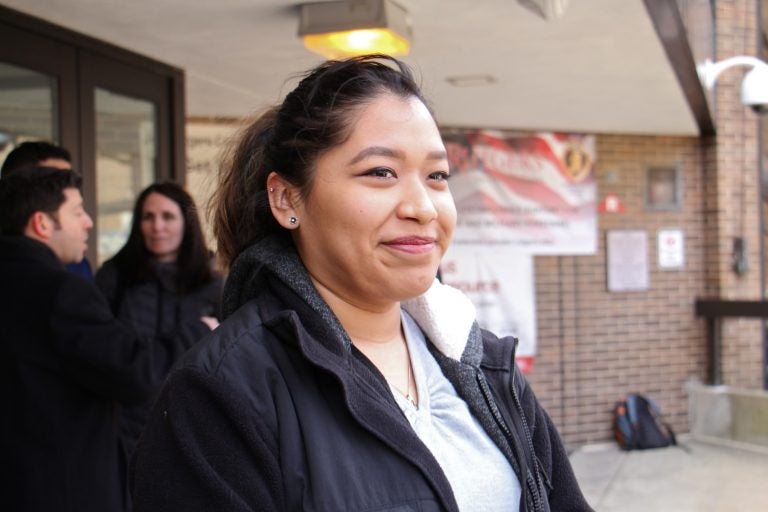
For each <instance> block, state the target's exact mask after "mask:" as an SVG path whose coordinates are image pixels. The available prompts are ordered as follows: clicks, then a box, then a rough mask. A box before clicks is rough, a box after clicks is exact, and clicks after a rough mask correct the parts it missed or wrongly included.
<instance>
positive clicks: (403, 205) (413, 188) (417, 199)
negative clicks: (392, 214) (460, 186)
mask: <svg viewBox="0 0 768 512" xmlns="http://www.w3.org/2000/svg"><path fill="white" fill-rule="evenodd" d="M403 189H404V192H403V196H404V197H403V199H402V201H401V202H400V211H399V214H400V217H402V218H404V219H413V220H416V221H418V222H419V223H420V224H425V223H427V222H429V221H431V220H433V219H435V218H436V217H437V208H436V207H435V203H434V201H433V200H432V196H431V195H430V191H429V190H428V189H427V186H426V185H425V184H423V183H420V182H419V183H406V184H405V185H404V186H403Z"/></svg>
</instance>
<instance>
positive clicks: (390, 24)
mask: <svg viewBox="0 0 768 512" xmlns="http://www.w3.org/2000/svg"><path fill="white" fill-rule="evenodd" d="M300 8H301V13H300V21H299V36H301V37H302V38H303V39H304V46H305V47H306V48H307V49H308V50H309V51H311V52H315V53H319V54H320V55H322V56H323V57H325V58H327V59H340V58H345V57H352V56H355V55H365V54H368V53H383V54H386V55H391V56H393V57H397V56H402V55H408V52H409V51H410V48H411V20H410V17H409V15H408V12H407V11H406V10H405V9H404V8H403V7H401V6H400V5H398V4H396V3H395V2H393V1H391V0H338V1H333V2H317V3H308V4H301V6H300Z"/></svg>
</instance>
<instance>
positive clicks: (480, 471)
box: [390, 311, 520, 512]
mask: <svg viewBox="0 0 768 512" xmlns="http://www.w3.org/2000/svg"><path fill="white" fill-rule="evenodd" d="M402 322H403V330H404V332H405V339H406V342H407V343H408V350H409V351H410V354H411V364H412V366H413V376H414V380H415V382H416V388H417V390H418V397H419V400H418V402H419V405H418V408H416V407H415V406H414V405H413V404H411V403H410V402H409V401H408V400H406V399H405V397H404V396H403V395H402V394H400V392H399V391H397V390H396V389H395V388H394V387H393V386H392V385H390V388H391V389H392V394H393V395H394V396H395V400H396V401H397V403H398V405H399V406H400V408H401V409H402V410H403V413H405V416H406V417H407V418H408V421H409V422H410V423H411V426H412V427H413V429H414V431H416V434H417V435H418V436H419V438H420V439H421V440H422V442H423V443H424V444H425V445H426V446H427V448H429V450H430V451H431V452H432V455H434V456H435V459H437V462H438V463H439V464H440V467H441V468H442V469H443V472H444V473H445V476H446V477H447V478H448V481H449V482H450V484H451V488H452V489H453V494H454V496H455V497H456V502H457V503H458V505H459V509H460V510H462V511H467V512H469V511H472V512H500V511H517V510H518V509H519V507H520V482H519V481H518V479H517V475H515V472H514V470H513V469H512V466H511V465H510V464H509V462H508V461H507V459H506V458H505V457H504V454H502V453H501V451H500V450H499V449H498V447H497V446H496V445H495V444H494V442H493V441H492V440H491V438H490V437H488V434H486V432H485V430H483V427H481V426H480V423H478V421H477V420H476V419H475V417H474V416H472V414H471V413H470V412H469V408H468V407H467V404H466V402H464V401H463V400H462V399H461V398H460V397H459V396H458V395H457V394H456V390H455V389H454V387H453V384H451V383H450V381H449V380H448V379H447V378H445V376H444V375H443V372H442V371H441V370H440V366H438V364H437V361H435V358H434V357H432V354H431V353H430V352H429V349H428V348H427V342H426V339H425V338H424V334H423V333H422V332H421V329H420V328H419V326H418V325H417V324H416V322H415V321H414V320H413V319H412V318H411V317H410V315H409V314H408V313H406V312H405V311H403V312H402Z"/></svg>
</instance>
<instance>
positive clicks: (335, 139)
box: [209, 55, 429, 268]
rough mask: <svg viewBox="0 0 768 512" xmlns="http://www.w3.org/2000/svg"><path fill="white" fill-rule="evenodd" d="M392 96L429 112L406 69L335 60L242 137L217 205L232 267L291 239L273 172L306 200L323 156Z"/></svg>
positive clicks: (384, 61) (222, 251) (381, 61)
mask: <svg viewBox="0 0 768 512" xmlns="http://www.w3.org/2000/svg"><path fill="white" fill-rule="evenodd" d="M384 93H389V94H394V95H397V96H399V97H403V98H408V97H416V98H418V99H419V100H421V101H422V103H424V104H425V105H426V106H427V107H429V105H428V103H427V102H426V100H425V99H424V97H423V96H422V93H421V91H420V89H419V86H418V85H417V84H416V82H415V80H414V78H413V74H412V73H411V71H410V69H409V68H408V67H407V66H406V65H405V64H404V63H402V62H400V61H399V60H397V59H394V58H392V57H387V56H383V55H366V56H362V57H354V58H351V59H347V60H342V61H327V62H325V63H323V64H321V65H320V66H318V67H316V68H314V69H313V70H311V71H309V72H308V73H307V74H306V75H304V77H303V79H302V80H301V82H300V83H299V85H298V86H297V87H296V88H295V89H294V90H293V91H292V92H290V93H289V94H288V95H287V96H286V98H285V100H284V101H283V103H282V105H280V106H276V107H273V108H271V109H269V110H267V111H266V112H265V113H264V114H263V115H261V116H260V117H259V118H257V119H256V120H255V121H254V122H253V123H252V124H250V125H249V126H248V127H246V128H245V129H244V130H243V131H242V133H241V135H240V138H239V140H238V142H237V143H236V144H235V145H234V146H233V147H232V148H230V152H229V155H228V156H227V158H225V160H224V163H223V165H222V169H221V174H220V176H219V183H218V187H217V188H216V191H215V192H214V195H213V196H212V197H211V200H210V203H209V205H210V210H211V212H212V225H213V232H214V234H215V236H216V239H217V243H218V253H219V260H220V264H221V265H222V266H223V267H224V268H227V267H229V266H230V265H231V263H232V261H233V260H234V259H235V258H236V257H237V255H238V254H240V253H241V252H242V251H243V250H244V249H245V248H246V247H248V246H249V245H251V244H253V243H254V242H256V241H258V240H260V239H262V238H264V237H266V236H268V235H270V234H282V236H290V235H289V232H288V230H285V229H284V228H282V227H281V226H280V225H279V224H278V223H277V221H276V220H275V219H274V217H273V216H272V212H271V211H270V209H269V202H268V198H267V193H266V183H267V177H268V176H269V174H270V172H272V171H274V172H276V173H278V174H279V175H280V176H282V177H283V179H285V180H286V181H288V182H289V183H290V184H292V185H293V186H295V187H297V188H298V189H299V192H300V195H301V197H302V198H305V197H306V196H307V194H308V193H309V191H310V189H311V187H312V178H313V174H314V173H313V171H314V165H315V162H316V161H317V159H318V157H320V156H321V155H322V154H323V153H324V152H325V151H327V150H329V149H331V148H333V147H335V146H337V145H339V144H341V143H343V142H344V141H345V140H347V138H348V137H349V136H350V133H351V124H352V122H353V121H354V116H355V114H356V113H357V112H358V111H359V110H360V109H361V108H362V107H364V106H365V105H366V104H368V103H370V102H371V101H372V100H373V99H375V98H376V97H378V96H380V95H382V94H384Z"/></svg>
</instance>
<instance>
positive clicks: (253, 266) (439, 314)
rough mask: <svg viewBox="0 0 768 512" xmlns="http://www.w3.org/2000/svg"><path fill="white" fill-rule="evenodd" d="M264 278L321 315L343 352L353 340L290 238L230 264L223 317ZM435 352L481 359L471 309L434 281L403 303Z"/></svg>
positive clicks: (265, 243) (257, 247)
mask: <svg viewBox="0 0 768 512" xmlns="http://www.w3.org/2000/svg"><path fill="white" fill-rule="evenodd" d="M269 277H275V278H277V279H278V280H279V281H280V282H281V283H282V284H283V285H285V286H287V287H288V288H289V289H291V290H292V291H293V292H294V293H295V294H296V295H298V296H299V297H300V298H301V299H302V300H303V301H304V302H305V303H306V304H307V305H308V306H309V308H310V309H311V310H313V311H314V312H315V313H317V314H318V315H320V317H321V318H322V320H323V321H324V323H326V324H327V325H328V326H329V327H330V328H331V330H332V332H333V334H334V338H335V339H337V340H339V342H340V343H341V344H342V347H343V349H344V350H345V351H349V350H350V349H351V346H352V341H351V340H350V338H349V335H348V334H347V332H346V331H345V330H344V328H343V327H342V326H341V323H340V322H339V320H338V318H336V315H335V314H334V313H333V311H332V310H331V308H330V307H329V306H328V305H327V304H326V303H325V301H324V300H323V299H322V298H321V297H320V295H319V294H318V293H317V290H316V289H315V287H314V285H313V284H312V280H311V279H310V277H309V273H308V272H307V270H306V268H305V267H304V264H303V263H302V262H301V259H300V258H299V255H298V253H297V252H296V249H295V248H294V245H293V243H292V242H291V241H290V239H286V238H285V237H278V236H271V237H268V238H266V239H264V240H262V241H260V242H257V243H255V244H253V245H251V246H250V247H249V248H248V249H246V250H245V251H243V252H242V253H241V254H240V255H239V256H238V257H237V258H236V259H235V261H234V263H233V264H232V268H231V269H230V273H229V276H228V278H227V283H226V285H225V287H224V296H223V313H224V317H225V318H226V317H227V316H229V315H231V314H232V313H234V311H235V310H236V309H238V308H239V307H240V306H242V305H243V304H245V303H246V302H248V301H249V300H251V299H252V298H254V297H255V296H256V295H257V294H258V293H259V291H260V290H261V289H263V287H264V285H265V283H266V280H267V279H268V278H269ZM402 307H403V309H404V310H405V311H407V312H408V314H410V315H411V316H412V317H413V319H414V320H415V321H416V323H417V324H418V325H419V327H420V328H421V329H422V330H423V331H424V334H425V335H426V337H427V338H428V339H429V340H430V341H431V342H432V343H433V344H434V346H435V348H437V350H438V351H439V352H440V353H442V354H443V355H445V356H446V357H448V358H450V359H453V360H456V361H462V362H465V363H468V364H470V365H472V366H477V365H478V364H479V363H480V360H481V359H482V343H481V339H480V331H479V328H478V326H477V324H476V323H475V309H474V306H473V305H472V303H471V302H470V300H469V299H468V298H467V297H466V296H464V294H462V293H461V292H460V291H459V290H457V289H455V288H452V287H450V286H447V285H444V284H441V283H440V282H439V281H438V280H435V282H434V283H433V284H432V286H431V287H430V288H429V290H427V291H426V292H425V293H424V294H422V295H420V296H418V297H415V298H413V299H409V300H407V301H404V302H403V303H402Z"/></svg>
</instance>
